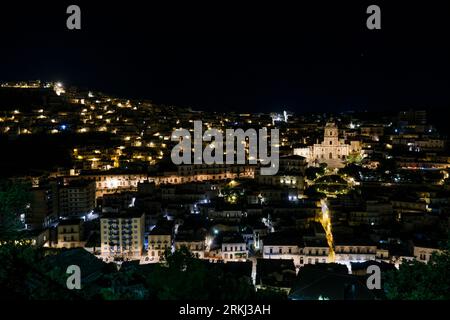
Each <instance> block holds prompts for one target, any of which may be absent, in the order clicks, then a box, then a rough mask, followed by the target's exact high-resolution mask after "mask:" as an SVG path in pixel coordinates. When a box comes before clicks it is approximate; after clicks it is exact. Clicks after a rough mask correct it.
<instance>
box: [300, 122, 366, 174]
mask: <svg viewBox="0 0 450 320" xmlns="http://www.w3.org/2000/svg"><path fill="white" fill-rule="evenodd" d="M360 151H361V146H360V142H359V141H351V142H350V144H346V143H345V141H344V139H339V129H338V127H337V126H336V124H335V123H333V122H329V123H327V124H326V125H325V128H324V135H323V141H322V142H321V143H316V144H314V145H312V146H308V147H304V148H295V149H294V155H299V156H302V157H305V158H306V159H307V162H308V164H309V165H314V164H319V163H326V164H327V165H328V167H329V168H342V167H344V165H345V159H346V158H347V157H348V155H349V154H351V153H354V152H360Z"/></svg>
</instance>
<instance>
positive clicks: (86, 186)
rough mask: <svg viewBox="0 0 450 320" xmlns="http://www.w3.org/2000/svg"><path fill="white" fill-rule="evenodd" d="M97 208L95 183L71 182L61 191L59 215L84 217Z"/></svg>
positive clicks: (85, 181)
mask: <svg viewBox="0 0 450 320" xmlns="http://www.w3.org/2000/svg"><path fill="white" fill-rule="evenodd" d="M94 208H95V183H94V182H93V181H88V180H78V181H71V182H69V183H68V184H66V185H64V186H62V187H60V189H59V215H60V216H62V217H69V216H77V217H82V216H86V215H87V214H89V213H91V212H92V211H93V210H94Z"/></svg>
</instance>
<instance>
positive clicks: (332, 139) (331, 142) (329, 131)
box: [323, 122, 339, 146]
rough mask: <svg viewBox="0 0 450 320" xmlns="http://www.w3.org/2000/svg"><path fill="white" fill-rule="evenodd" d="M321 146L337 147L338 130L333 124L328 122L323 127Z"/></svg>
mask: <svg viewBox="0 0 450 320" xmlns="http://www.w3.org/2000/svg"><path fill="white" fill-rule="evenodd" d="M323 144H324V146H337V145H339V130H338V128H337V127H336V125H335V124H334V123H333V122H329V123H327V124H326V125H325V129H324V133H323Z"/></svg>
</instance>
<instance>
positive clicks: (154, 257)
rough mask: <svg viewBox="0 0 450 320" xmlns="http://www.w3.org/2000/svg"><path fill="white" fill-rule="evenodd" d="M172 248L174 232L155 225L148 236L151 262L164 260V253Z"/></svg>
mask: <svg viewBox="0 0 450 320" xmlns="http://www.w3.org/2000/svg"><path fill="white" fill-rule="evenodd" d="M167 249H172V233H171V232H170V231H168V230H164V229H162V228H159V227H155V228H154V229H153V230H152V231H151V232H150V234H149V236H148V249H147V251H148V257H149V258H150V262H160V261H162V260H164V253H165V251H166V250H167Z"/></svg>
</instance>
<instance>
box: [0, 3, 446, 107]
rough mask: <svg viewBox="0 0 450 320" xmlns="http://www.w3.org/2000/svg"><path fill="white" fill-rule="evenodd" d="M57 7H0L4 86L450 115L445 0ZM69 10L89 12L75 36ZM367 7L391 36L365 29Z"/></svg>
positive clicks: (206, 102)
mask: <svg viewBox="0 0 450 320" xmlns="http://www.w3.org/2000/svg"><path fill="white" fill-rule="evenodd" d="M52 2H55V1H47V2H44V4H39V5H38V4H32V5H31V4H30V5H27V4H26V2H25V3H22V2H21V3H17V4H9V5H6V4H3V3H2V8H1V10H0V20H1V21H0V36H1V37H0V39H1V40H0V41H1V42H0V43H1V51H0V80H1V81H8V80H23V79H42V80H61V81H62V82H64V83H65V84H71V85H76V86H79V87H87V88H89V89H92V90H99V91H104V92H106V93H110V94H113V95H117V96H121V97H130V98H147V99H151V100H153V101H154V102H156V103H162V104H175V105H180V106H191V107H193V108H194V109H204V110H218V111H219V110H245V111H275V110H282V109H285V108H286V109H288V110H292V111H297V112H302V111H318V110H320V111H343V110H350V109H356V110H365V109H369V110H375V109H377V110H378V109H383V110H388V109H391V108H398V109H405V108H428V107H436V108H442V109H443V110H446V109H445V108H450V90H449V88H450V50H449V39H450V35H449V32H448V31H447V29H449V30H450V28H448V23H449V17H450V10H449V9H448V7H446V6H444V4H443V1H439V2H438V1H427V2H422V3H421V4H420V3H417V4H416V3H411V2H410V1H403V2H402V1H395V3H396V6H395V7H394V6H393V4H392V3H391V4H390V5H388V4H385V3H381V2H367V3H364V2H360V3H359V4H356V3H353V4H351V3H347V2H349V1H339V2H340V3H341V2H342V3H343V4H336V2H338V1H334V2H331V1H330V3H334V4H333V5H332V4H327V2H320V4H318V5H316V6H304V5H301V6H298V4H297V5H294V4H290V3H291V2H286V3H285V4H282V3H280V2H279V1H277V2H274V1H272V2H270V3H269V4H260V3H259V2H255V3H254V4H252V5H250V4H249V5H246V6H245V7H244V6H242V2H243V1H235V2H233V1H208V2H195V3H196V4H195V5H192V4H187V3H186V2H183V3H184V4H183V5H181V4H179V3H176V2H169V1H164V5H161V4H158V5H155V4H150V5H148V4H145V3H146V2H150V1H142V0H141V1H126V2H123V3H122V4H117V3H115V4H111V3H110V2H106V1H95V2H96V3H97V5H96V6H93V5H92V4H89V3H87V2H79V1H72V2H64V1H58V3H53V4H52ZM191 2H192V1H191ZM191 2H189V3H191ZM296 2H300V1H296ZM302 2H303V1H302ZM311 2H312V1H311ZM391 2H394V1H391ZM288 3H289V4H288ZM69 4H79V5H80V7H81V10H82V30H81V31H69V30H67V29H66V26H65V25H66V18H67V16H68V15H67V14H66V13H65V10H66V7H67V5H69ZM369 4H378V5H379V6H380V7H381V12H382V18H381V19H382V30H368V29H367V28H366V19H367V17H368V15H367V14H366V8H367V6H368V5H369Z"/></svg>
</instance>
